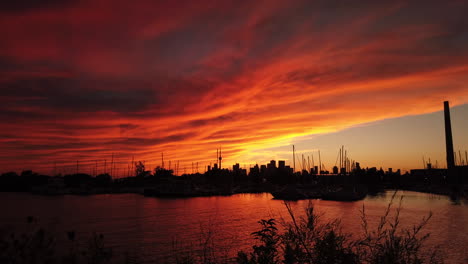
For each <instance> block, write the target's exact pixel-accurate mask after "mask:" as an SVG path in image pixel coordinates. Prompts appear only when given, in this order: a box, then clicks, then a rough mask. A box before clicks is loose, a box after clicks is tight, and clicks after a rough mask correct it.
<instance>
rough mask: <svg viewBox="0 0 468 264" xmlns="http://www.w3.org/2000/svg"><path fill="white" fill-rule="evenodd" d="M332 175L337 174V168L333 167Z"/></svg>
mask: <svg viewBox="0 0 468 264" xmlns="http://www.w3.org/2000/svg"><path fill="white" fill-rule="evenodd" d="M333 174H338V167H337V166H333Z"/></svg>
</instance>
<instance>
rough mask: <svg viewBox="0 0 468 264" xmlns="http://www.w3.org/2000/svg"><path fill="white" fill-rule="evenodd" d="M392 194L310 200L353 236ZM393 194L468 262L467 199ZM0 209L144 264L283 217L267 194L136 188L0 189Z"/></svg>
mask: <svg viewBox="0 0 468 264" xmlns="http://www.w3.org/2000/svg"><path fill="white" fill-rule="evenodd" d="M392 194H393V192H386V193H384V194H382V195H379V196H375V197H367V198H366V199H365V200H364V201H359V202H335V201H322V200H312V202H313V204H314V206H315V208H316V210H317V211H318V212H319V213H321V214H323V216H322V219H324V220H330V219H336V218H339V219H341V222H342V224H343V229H344V231H346V232H350V233H353V234H359V233H360V232H361V231H362V229H361V220H360V210H361V209H362V206H363V205H364V206H365V210H366V213H367V215H368V221H369V223H370V224H371V225H372V224H374V225H375V224H376V223H377V222H378V221H379V217H380V216H382V215H383V213H384V212H385V209H386V207H387V205H388V202H389V201H390V199H391V196H392ZM400 196H403V197H404V199H403V210H402V212H401V222H402V223H403V224H405V225H406V226H409V225H413V224H417V223H419V222H420V220H421V219H422V217H424V216H427V214H428V213H429V211H432V212H433V213H434V215H433V217H432V219H431V221H430V222H429V224H428V226H427V227H426V229H425V231H427V232H430V233H431V236H430V238H429V240H428V241H427V243H428V244H430V245H439V246H440V247H441V250H442V251H443V252H444V257H445V259H446V262H447V263H468V235H467V231H468V203H467V202H466V201H461V202H458V203H455V202H453V201H451V200H450V199H449V198H447V197H445V196H438V195H430V194H423V193H416V192H406V191H405V192H403V191H400V192H398V194H397V198H398V197H400ZM397 200H398V199H397ZM307 203H308V201H298V202H293V203H292V206H293V208H294V210H295V211H296V212H297V213H298V214H302V213H303V208H304V207H305V206H306V205H307ZM396 203H398V202H396ZM0 211H1V212H2V213H1V215H0V226H2V227H8V228H12V229H21V228H24V225H25V224H24V223H25V219H26V217H27V216H35V217H36V218H38V219H39V222H40V225H41V226H43V227H45V228H47V229H48V230H51V231H52V232H56V233H57V237H58V238H59V241H60V239H63V241H65V232H66V231H70V230H75V231H76V232H77V237H78V239H79V238H82V239H85V238H88V237H89V235H90V234H91V233H92V232H93V231H96V232H98V233H102V234H104V236H105V240H106V242H107V245H109V246H111V247H113V248H114V251H115V252H130V253H132V254H134V255H137V256H138V257H139V258H140V260H142V261H144V262H171V260H172V257H171V256H173V255H174V252H175V251H177V250H181V249H182V248H183V249H184V250H186V249H187V248H195V247H196V246H197V245H199V243H200V240H201V239H203V238H205V237H206V236H207V234H208V233H209V232H211V233H212V234H213V240H214V243H215V244H216V246H217V248H218V250H219V254H226V255H229V256H234V255H235V253H236V252H237V251H238V250H240V249H244V250H245V249H249V248H250V246H251V245H252V237H251V236H250V234H251V233H252V232H254V231H257V230H258V224H257V221H258V220H260V219H268V218H276V219H281V218H284V219H286V220H289V218H288V215H287V211H286V208H285V206H284V204H283V202H282V201H279V200H273V199H272V196H271V195H270V194H238V195H233V196H217V197H200V198H186V199H158V198H151V197H144V196H141V195H136V194H109V195H94V196H73V195H66V196H57V197H47V196H36V195H31V194H23V193H0ZM175 245H176V246H175ZM177 245H178V246H177Z"/></svg>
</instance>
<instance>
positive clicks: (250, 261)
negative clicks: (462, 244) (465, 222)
mask: <svg viewBox="0 0 468 264" xmlns="http://www.w3.org/2000/svg"><path fill="white" fill-rule="evenodd" d="M395 195H396V192H394V194H393V196H392V198H391V201H390V202H389V204H388V206H387V208H386V210H385V212H384V213H383V215H382V216H380V218H379V221H378V223H377V225H371V224H369V221H368V216H367V215H366V210H365V207H364V205H363V207H362V209H361V210H360V213H361V214H360V215H361V219H360V220H361V226H362V231H361V232H360V235H357V236H356V235H355V236H352V235H351V234H348V233H344V232H343V231H342V226H341V222H340V220H339V219H336V220H331V221H323V217H322V216H323V215H321V214H318V213H317V212H316V211H315V210H314V206H313V203H312V202H309V203H308V206H307V207H306V208H305V212H304V214H303V215H302V214H301V215H299V214H296V213H295V212H293V209H292V207H291V205H290V204H289V202H287V201H284V205H285V207H286V209H287V211H288V214H289V216H288V217H289V218H288V220H284V219H282V220H277V219H261V220H259V221H258V223H259V226H258V227H259V229H258V231H256V232H253V233H252V234H251V236H252V238H253V241H254V242H253V243H252V244H251V249H250V250H244V251H242V250H237V256H235V255H234V256H232V255H226V254H222V253H221V251H220V250H218V248H217V245H216V243H215V238H214V237H215V233H214V232H212V231H210V230H208V231H206V230H205V231H204V232H202V233H203V234H204V235H203V237H201V238H200V243H199V244H198V245H196V246H195V247H191V248H188V247H183V248H181V246H180V245H178V244H177V243H176V242H174V243H173V252H172V253H171V258H170V259H169V260H167V261H165V262H164V261H162V262H161V261H156V262H154V263H177V264H192V263H193V264H195V263H199V264H214V263H220V264H222V263H238V264H257V263H258V264H279V263H285V264H293V263H310V264H312V263H319V264H322V263H323V264H329V263H330V264H332V263H333V264H341V263H343V264H344V263H349V264H353V263H369V264H374V263H379V264H380V263H383V264H386V263H388V264H390V263H396V264H426V263H428V264H429V263H430V264H438V263H443V258H442V253H443V252H440V251H439V250H438V248H437V247H434V248H431V247H427V245H426V244H425V241H426V240H427V238H428V237H429V234H428V233H425V232H424V227H425V226H426V225H427V223H428V222H429V221H430V219H431V217H432V213H429V214H428V215H426V216H424V217H422V219H421V221H420V222H419V223H417V224H415V225H413V226H411V227H409V228H406V227H403V226H408V223H400V211H401V209H402V202H403V197H401V199H399V200H398V201H395ZM0 231H1V232H0V263H5V264H13V263H17V264H21V263H50V264H59V263H76V264H79V263H89V264H100V263H135V264H137V263H143V262H145V263H148V262H147V261H143V260H142V259H140V257H139V256H138V254H135V253H133V254H132V253H129V252H119V251H117V250H115V249H113V248H111V247H109V246H107V244H106V241H105V238H104V236H103V235H100V234H98V233H93V234H91V236H90V237H89V238H87V239H84V240H80V239H78V237H77V235H76V234H75V232H74V231H69V232H67V233H66V234H63V236H64V237H66V239H64V240H65V242H63V243H58V240H59V239H57V236H56V235H52V233H50V232H48V231H47V230H45V229H43V228H40V227H39V222H38V220H37V219H35V218H34V217H28V218H27V228H26V230H25V231H24V232H21V233H19V234H18V233H14V232H12V231H9V230H5V229H0ZM168 239H169V238H168ZM192 246H193V245H192ZM150 263H151V262H150Z"/></svg>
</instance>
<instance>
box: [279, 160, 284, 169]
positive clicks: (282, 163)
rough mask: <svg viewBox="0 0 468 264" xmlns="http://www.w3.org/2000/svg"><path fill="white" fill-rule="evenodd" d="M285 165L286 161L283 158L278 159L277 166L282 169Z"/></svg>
mask: <svg viewBox="0 0 468 264" xmlns="http://www.w3.org/2000/svg"><path fill="white" fill-rule="evenodd" d="M285 167H286V163H285V161H284V160H279V161H278V168H280V169H284V168H285Z"/></svg>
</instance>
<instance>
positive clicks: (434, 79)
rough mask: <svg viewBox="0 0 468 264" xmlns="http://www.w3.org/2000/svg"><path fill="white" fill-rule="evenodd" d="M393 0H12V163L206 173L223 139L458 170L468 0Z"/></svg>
mask: <svg viewBox="0 0 468 264" xmlns="http://www.w3.org/2000/svg"><path fill="white" fill-rule="evenodd" d="M385 2H386V3H383V1H286V0H280V1H277V0H269V1H152V0H151V1H110V0H84V1H68V0H67V1H59V0H47V1H2V3H1V4H0V124H1V130H0V150H1V151H0V172H5V171H9V170H15V171H20V170H24V169H33V170H36V171H39V172H43V173H50V172H52V169H53V168H54V164H57V165H56V166H57V170H58V171H59V172H74V169H73V168H76V161H79V166H81V167H80V168H81V169H82V170H83V172H92V169H93V168H94V165H95V163H96V162H95V160H98V165H99V170H101V172H102V166H103V162H104V160H107V164H110V161H111V158H112V153H113V155H114V161H115V164H116V167H117V168H118V169H119V170H120V174H119V172H117V174H119V175H117V176H126V172H127V168H128V164H129V163H130V161H131V160H132V157H134V159H135V160H145V161H146V164H147V166H150V167H154V166H156V165H159V164H160V156H161V152H164V156H165V161H166V167H167V165H168V163H169V160H171V162H172V166H173V164H174V163H175V161H176V160H178V161H179V162H180V163H179V164H180V165H179V167H180V168H181V169H182V168H184V167H186V168H187V172H191V166H192V162H195V163H196V162H198V164H199V170H200V171H202V170H203V169H202V168H203V167H204V166H206V165H208V164H209V163H210V162H212V163H213V162H214V160H215V157H216V148H218V147H220V146H221V147H222V151H223V157H224V159H223V160H224V163H223V165H224V167H230V166H232V164H233V163H236V162H238V163H240V164H241V166H244V164H245V166H246V167H247V168H248V167H249V164H255V163H257V162H258V163H265V162H267V161H269V160H271V159H284V160H286V163H287V164H291V163H292V162H291V160H292V154H291V150H292V147H291V146H292V144H295V146H296V149H297V152H298V155H301V154H304V155H306V156H307V155H309V156H310V155H312V154H313V155H314V159H315V160H317V158H318V157H317V150H318V149H320V151H321V153H322V160H323V163H324V164H325V166H326V168H327V169H331V167H332V166H333V165H334V164H335V161H336V156H337V153H338V149H339V147H340V146H341V145H345V148H346V149H347V150H348V152H349V156H350V157H351V158H352V159H354V160H357V161H359V162H360V163H361V164H362V166H364V167H367V166H369V167H370V166H377V167H380V166H382V167H384V168H387V167H393V168H394V169H398V168H401V169H403V170H407V169H410V168H420V167H422V163H423V162H422V157H423V156H424V157H425V159H428V158H431V160H432V162H433V163H435V161H436V160H437V162H438V164H439V167H444V166H446V165H445V145H444V138H443V137H444V130H443V114H442V113H441V112H440V111H441V110H442V109H443V101H444V100H449V101H450V104H451V106H452V107H453V108H452V125H453V131H454V145H455V150H457V152H458V150H461V153H462V156H464V151H465V150H468V134H467V132H468V121H467V120H468V104H467V103H468V30H467V29H468V15H467V14H468V4H467V3H466V1H463V0H462V1H450V0H449V1H385ZM457 158H458V156H457ZM316 163H317V162H316ZM67 170H68V171H67ZM124 171H125V173H124ZM182 172H183V171H182Z"/></svg>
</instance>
